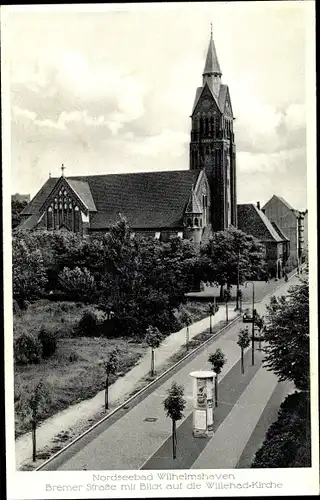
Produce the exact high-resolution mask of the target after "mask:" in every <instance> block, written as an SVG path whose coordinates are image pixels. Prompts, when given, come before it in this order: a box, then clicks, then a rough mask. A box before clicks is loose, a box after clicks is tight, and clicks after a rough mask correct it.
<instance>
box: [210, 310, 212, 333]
mask: <svg viewBox="0 0 320 500" xmlns="http://www.w3.org/2000/svg"><path fill="white" fill-rule="evenodd" d="M210 335H212V314H210Z"/></svg>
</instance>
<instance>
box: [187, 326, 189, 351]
mask: <svg viewBox="0 0 320 500" xmlns="http://www.w3.org/2000/svg"><path fill="white" fill-rule="evenodd" d="M186 348H187V351H188V350H189V326H187V330H186Z"/></svg>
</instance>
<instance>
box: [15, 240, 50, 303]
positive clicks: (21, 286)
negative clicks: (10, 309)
mask: <svg viewBox="0 0 320 500" xmlns="http://www.w3.org/2000/svg"><path fill="white" fill-rule="evenodd" d="M46 281H47V280H46V275H45V269H44V265H43V259H42V255H41V252H40V250H35V251H30V249H29V248H28V246H27V244H26V242H25V241H24V239H20V238H15V237H13V239H12V285H13V299H14V300H16V301H17V302H18V304H19V307H20V308H23V307H24V306H25V302H26V301H29V302H30V301H32V300H35V299H37V298H38V297H39V296H40V295H41V294H42V293H43V290H44V286H45V284H46Z"/></svg>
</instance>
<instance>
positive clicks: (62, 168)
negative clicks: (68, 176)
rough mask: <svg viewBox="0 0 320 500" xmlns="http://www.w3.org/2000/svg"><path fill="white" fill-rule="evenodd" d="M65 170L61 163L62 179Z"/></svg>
mask: <svg viewBox="0 0 320 500" xmlns="http://www.w3.org/2000/svg"><path fill="white" fill-rule="evenodd" d="M65 168H66V167H65V166H64V164H63V163H62V165H61V175H62V177H64V171H65Z"/></svg>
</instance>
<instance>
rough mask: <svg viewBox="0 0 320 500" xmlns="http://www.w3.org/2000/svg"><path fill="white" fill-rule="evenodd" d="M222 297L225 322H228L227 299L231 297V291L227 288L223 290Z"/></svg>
mask: <svg viewBox="0 0 320 500" xmlns="http://www.w3.org/2000/svg"><path fill="white" fill-rule="evenodd" d="M223 298H224V301H225V304H226V322H227V323H228V322H229V315H228V305H229V301H230V299H231V293H230V290H229V289H228V290H225V291H224V294H223Z"/></svg>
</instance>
